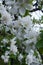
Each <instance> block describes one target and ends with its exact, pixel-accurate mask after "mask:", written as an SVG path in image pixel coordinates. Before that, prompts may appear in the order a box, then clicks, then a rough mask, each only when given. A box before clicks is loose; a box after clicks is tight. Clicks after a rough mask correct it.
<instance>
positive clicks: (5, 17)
mask: <svg viewBox="0 0 43 65" xmlns="http://www.w3.org/2000/svg"><path fill="white" fill-rule="evenodd" d="M5 1H6V4H7V5H9V6H10V5H13V4H14V2H15V0H14V2H13V1H9V2H8V1H7V0H5ZM18 2H20V1H18ZM18 2H17V4H18ZM24 2H25V4H26V5H27V1H26V0H25V1H24V0H22V2H20V3H19V7H20V8H21V6H20V4H23V3H24ZM14 6H15V5H14ZM23 6H24V5H23ZM29 6H30V5H29ZM15 8H16V7H15ZM17 8H18V7H17ZM11 9H12V8H11ZM26 9H27V8H26ZM23 11H24V10H23ZM11 12H13V11H12V10H11ZM20 12H21V11H20ZM38 35H39V32H37V31H35V29H34V25H33V23H32V20H31V18H30V16H29V15H28V16H26V17H20V16H18V20H13V19H12V16H11V15H10V13H9V12H8V11H7V10H6V7H4V5H2V4H0V48H1V51H2V52H1V59H3V60H4V62H5V63H7V62H9V61H10V60H9V59H10V58H14V60H15V62H16V60H17V61H18V63H20V64H22V65H23V64H27V65H31V64H32V63H37V64H40V62H41V57H40V54H39V53H37V51H36V47H35V44H36V42H37V37H38ZM35 52H36V53H37V58H36V56H35V55H34V53H35ZM12 55H13V56H14V57H13V56H12Z"/></svg>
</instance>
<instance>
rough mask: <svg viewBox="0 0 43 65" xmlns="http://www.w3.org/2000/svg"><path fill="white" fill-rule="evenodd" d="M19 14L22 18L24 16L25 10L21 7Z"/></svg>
mask: <svg viewBox="0 0 43 65" xmlns="http://www.w3.org/2000/svg"><path fill="white" fill-rule="evenodd" d="M19 13H20V14H21V15H22V16H23V15H24V14H25V8H23V7H21V8H20V9H19Z"/></svg>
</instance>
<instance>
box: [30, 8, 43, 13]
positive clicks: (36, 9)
mask: <svg viewBox="0 0 43 65" xmlns="http://www.w3.org/2000/svg"><path fill="white" fill-rule="evenodd" d="M38 10H39V11H42V10H41V9H40V8H35V9H33V10H30V11H29V12H35V11H38ZM42 13H43V11H42Z"/></svg>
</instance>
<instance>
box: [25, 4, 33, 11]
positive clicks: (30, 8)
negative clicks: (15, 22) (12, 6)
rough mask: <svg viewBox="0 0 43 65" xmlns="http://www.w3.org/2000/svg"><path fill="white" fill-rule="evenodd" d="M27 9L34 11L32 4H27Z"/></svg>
mask: <svg viewBox="0 0 43 65" xmlns="http://www.w3.org/2000/svg"><path fill="white" fill-rule="evenodd" d="M25 8H26V9H27V10H32V8H33V7H32V5H31V4H25Z"/></svg>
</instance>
